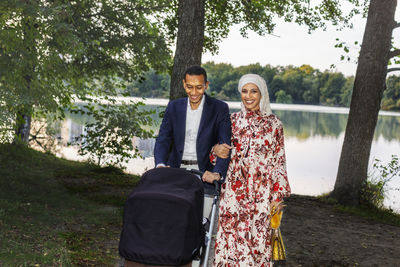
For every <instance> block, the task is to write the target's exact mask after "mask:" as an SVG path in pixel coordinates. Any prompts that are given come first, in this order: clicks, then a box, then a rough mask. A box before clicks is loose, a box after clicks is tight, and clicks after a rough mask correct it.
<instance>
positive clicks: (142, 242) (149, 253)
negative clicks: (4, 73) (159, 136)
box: [119, 168, 218, 266]
mask: <svg viewBox="0 0 400 267" xmlns="http://www.w3.org/2000/svg"><path fill="white" fill-rule="evenodd" d="M216 194H218V193H216ZM203 198H204V189H203V183H202V181H201V180H200V179H199V177H198V176H196V175H195V174H193V173H191V172H188V171H186V170H183V169H174V168H157V169H151V170H149V171H147V172H146V173H144V174H143V176H142V178H141V180H140V182H139V183H138V185H137V186H136V188H135V189H134V190H133V191H132V193H131V194H130V195H129V197H128V199H127V201H126V203H125V207H124V219H123V230H122V233H121V238H120V243H119V253H120V255H121V256H122V257H123V258H125V259H126V260H129V261H133V262H138V263H142V264H147V265H172V266H179V265H184V264H187V263H189V262H191V261H192V260H193V259H194V258H195V257H197V258H199V256H200V252H201V248H202V247H203V248H204V247H205V242H204V241H205V230H204V227H203ZM216 199H217V198H216ZM215 204H216V201H215ZM215 210H216V208H215V207H214V208H213V212H214V215H215ZM212 217H214V216H212ZM210 236H211V234H210ZM207 243H208V244H209V242H207ZM207 254H208V250H207ZM206 260H207V259H206Z"/></svg>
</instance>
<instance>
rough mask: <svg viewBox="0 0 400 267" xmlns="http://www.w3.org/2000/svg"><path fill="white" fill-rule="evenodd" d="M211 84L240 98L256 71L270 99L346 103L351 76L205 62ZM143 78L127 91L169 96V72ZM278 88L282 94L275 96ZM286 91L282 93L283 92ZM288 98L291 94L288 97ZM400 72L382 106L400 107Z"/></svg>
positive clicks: (225, 96) (215, 91) (221, 94)
mask: <svg viewBox="0 0 400 267" xmlns="http://www.w3.org/2000/svg"><path fill="white" fill-rule="evenodd" d="M203 67H204V68H205V69H206V70H207V75H208V80H209V81H210V86H209V90H208V93H209V94H211V95H213V96H214V97H216V98H218V99H222V100H228V101H235V100H236V101H239V100H240V95H239V94H238V91H237V85H238V82H239V79H240V77H241V76H242V75H244V74H246V73H257V74H259V75H261V76H262V77H263V78H264V79H265V80H266V82H267V85H268V90H269V96H270V99H271V101H272V102H277V103H299V104H313V105H325V106H344V107H349V106H350V101H351V94H352V92H353V84H354V76H349V77H345V76H344V75H343V74H342V73H339V72H331V71H327V70H325V71H324V72H321V71H320V70H318V69H314V68H313V67H311V66H310V65H302V66H300V67H294V66H285V67H282V66H276V67H273V66H271V65H265V66H261V65H260V64H250V65H246V66H240V67H233V66H232V65H231V64H226V63H218V64H217V63H214V62H206V63H204V64H203ZM144 77H145V80H144V81H135V82H133V83H130V84H128V86H127V93H128V94H129V95H131V96H145V97H158V98H165V97H168V86H167V85H166V84H167V83H168V81H169V79H170V78H169V75H168V74H157V73H156V72H155V71H148V72H146V73H145V75H144ZM279 91H282V92H280V95H281V96H285V97H284V98H280V99H277V95H276V94H277V93H278V92H279ZM283 93H285V95H283ZM287 98H291V99H292V100H291V101H288V100H287ZM399 105H400V76H394V75H392V76H389V77H388V79H387V89H386V90H385V93H384V96H383V100H382V109H384V110H400V106H399Z"/></svg>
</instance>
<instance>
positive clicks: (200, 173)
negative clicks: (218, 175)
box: [183, 168, 221, 195]
mask: <svg viewBox="0 0 400 267" xmlns="http://www.w3.org/2000/svg"><path fill="white" fill-rule="evenodd" d="M183 169H185V168H183ZM185 170H186V171H188V172H190V173H193V174H196V175H198V176H199V177H200V179H201V177H203V174H204V172H202V171H199V170H196V169H185ZM203 183H206V182H203ZM213 185H214V188H215V193H216V194H217V195H219V192H220V191H221V184H220V183H219V182H218V181H217V180H214V181H213Z"/></svg>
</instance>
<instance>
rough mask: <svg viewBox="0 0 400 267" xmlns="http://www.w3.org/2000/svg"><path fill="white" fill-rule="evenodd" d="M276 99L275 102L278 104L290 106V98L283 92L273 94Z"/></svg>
mask: <svg viewBox="0 0 400 267" xmlns="http://www.w3.org/2000/svg"><path fill="white" fill-rule="evenodd" d="M275 97H276V102H278V103H284V104H292V103H293V101H292V96H291V95H287V94H286V93H285V91H283V90H279V91H278V92H276V93H275Z"/></svg>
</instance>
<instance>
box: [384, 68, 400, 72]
mask: <svg viewBox="0 0 400 267" xmlns="http://www.w3.org/2000/svg"><path fill="white" fill-rule="evenodd" d="M393 71H400V67H399V68H389V69H387V71H386V73H389V72H393Z"/></svg>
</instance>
